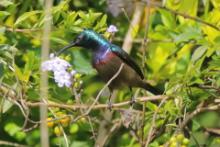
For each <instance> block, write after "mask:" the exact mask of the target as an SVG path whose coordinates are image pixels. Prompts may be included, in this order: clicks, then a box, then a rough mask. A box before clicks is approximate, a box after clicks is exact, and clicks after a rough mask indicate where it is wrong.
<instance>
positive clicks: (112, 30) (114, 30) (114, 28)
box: [107, 25, 118, 33]
mask: <svg viewBox="0 0 220 147" xmlns="http://www.w3.org/2000/svg"><path fill="white" fill-rule="evenodd" d="M107 32H109V33H115V32H118V29H117V27H116V26H115V25H110V26H109V27H108V28H107Z"/></svg>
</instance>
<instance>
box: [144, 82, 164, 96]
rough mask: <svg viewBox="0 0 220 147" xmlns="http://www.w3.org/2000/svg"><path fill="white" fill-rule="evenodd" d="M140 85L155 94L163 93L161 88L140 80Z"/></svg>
mask: <svg viewBox="0 0 220 147" xmlns="http://www.w3.org/2000/svg"><path fill="white" fill-rule="evenodd" d="M141 87H142V88H144V89H145V90H147V91H149V92H151V93H152V94H155V95H159V94H163V92H162V91H161V90H159V89H157V88H155V87H153V86H152V85H150V84H148V83H146V82H142V84H141Z"/></svg>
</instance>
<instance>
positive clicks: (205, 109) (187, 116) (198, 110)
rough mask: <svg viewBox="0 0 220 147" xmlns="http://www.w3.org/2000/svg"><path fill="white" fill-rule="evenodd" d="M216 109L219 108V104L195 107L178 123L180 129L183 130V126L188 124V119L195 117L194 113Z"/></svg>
mask: <svg viewBox="0 0 220 147" xmlns="http://www.w3.org/2000/svg"><path fill="white" fill-rule="evenodd" d="M216 110H220V104H217V105H211V106H207V107H201V108H197V109H196V110H194V111H193V112H192V113H190V114H188V115H186V118H185V119H184V121H183V122H182V123H181V124H180V130H183V129H184V128H185V126H186V125H187V124H188V122H189V121H190V120H192V118H193V117H195V116H196V115H198V114H199V113H202V112H205V111H216Z"/></svg>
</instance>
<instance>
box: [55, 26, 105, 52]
mask: <svg viewBox="0 0 220 147" xmlns="http://www.w3.org/2000/svg"><path fill="white" fill-rule="evenodd" d="M107 43H108V41H107V40H106V39H104V38H103V37H102V36H101V35H99V34H98V33H96V32H95V31H93V30H91V29H84V30H83V31H82V32H81V33H80V34H79V35H77V37H76V39H75V40H74V41H73V42H72V43H70V44H69V45H68V46H66V47H64V48H63V49H61V50H60V51H59V52H58V53H57V54H58V55H59V54H60V53H62V52H63V51H65V50H66V49H68V48H71V47H73V46H78V47H83V48H86V49H92V50H95V49H96V48H98V47H99V46H102V45H106V44H107Z"/></svg>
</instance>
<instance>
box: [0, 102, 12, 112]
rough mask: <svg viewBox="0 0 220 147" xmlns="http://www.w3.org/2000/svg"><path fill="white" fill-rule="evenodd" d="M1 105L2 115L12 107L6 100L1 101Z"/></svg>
mask: <svg viewBox="0 0 220 147" xmlns="http://www.w3.org/2000/svg"><path fill="white" fill-rule="evenodd" d="M2 101H3V104H1V105H0V110H2V111H1V112H2V113H5V112H7V111H8V110H10V108H11V107H12V106H13V103H12V102H10V101H8V100H7V99H5V100H2Z"/></svg>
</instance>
